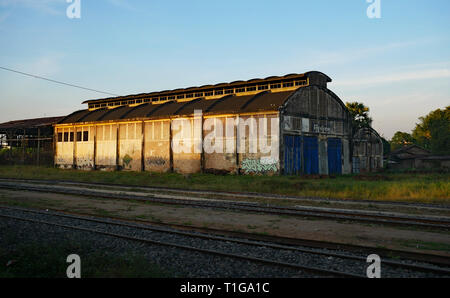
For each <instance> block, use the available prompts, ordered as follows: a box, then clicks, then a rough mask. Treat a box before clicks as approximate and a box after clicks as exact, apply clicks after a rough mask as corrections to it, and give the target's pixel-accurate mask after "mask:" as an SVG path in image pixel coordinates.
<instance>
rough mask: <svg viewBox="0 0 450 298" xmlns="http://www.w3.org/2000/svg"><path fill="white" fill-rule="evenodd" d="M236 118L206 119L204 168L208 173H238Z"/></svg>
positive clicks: (204, 129) (204, 128) (204, 124)
mask: <svg viewBox="0 0 450 298" xmlns="http://www.w3.org/2000/svg"><path fill="white" fill-rule="evenodd" d="M236 119H237V118H236V117H212V118H207V119H204V122H203V138H204V142H205V143H206V147H208V148H211V149H210V150H209V149H207V150H205V151H204V168H205V170H206V171H214V170H220V171H226V172H230V173H237V161H236V158H237V155H236Z"/></svg>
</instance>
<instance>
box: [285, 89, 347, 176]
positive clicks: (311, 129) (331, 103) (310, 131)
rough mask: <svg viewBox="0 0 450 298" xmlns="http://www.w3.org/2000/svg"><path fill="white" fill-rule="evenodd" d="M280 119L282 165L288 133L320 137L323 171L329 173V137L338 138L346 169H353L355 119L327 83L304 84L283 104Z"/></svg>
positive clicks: (319, 145)
mask: <svg viewBox="0 0 450 298" xmlns="http://www.w3.org/2000/svg"><path fill="white" fill-rule="evenodd" d="M322 85H323V84H322ZM280 119H281V120H280V122H281V124H280V128H281V138H280V142H281V144H280V161H281V167H282V168H284V136H286V135H291V136H302V137H315V138H317V141H318V154H319V174H325V175H326V174H328V172H329V171H328V169H329V165H328V143H327V140H328V139H331V138H337V139H340V140H341V154H342V158H341V159H342V160H341V163H342V173H343V174H348V173H351V158H350V148H349V144H350V143H349V142H350V140H351V129H350V125H351V122H350V118H349V115H348V111H347V109H346V108H345V106H344V104H343V102H342V101H341V100H340V99H339V98H338V97H337V96H336V95H335V94H334V93H332V92H331V91H329V90H327V89H326V88H324V87H323V86H314V85H313V86H308V87H305V88H301V89H299V90H298V91H297V92H296V93H295V94H293V95H292V96H291V97H290V98H289V99H288V101H287V102H286V103H285V105H284V106H283V107H282V108H281V117H280ZM302 146H303V145H302ZM302 148H303V147H302ZM304 159H305V157H304V156H303V152H302V164H303V163H304V162H305V160H304Z"/></svg>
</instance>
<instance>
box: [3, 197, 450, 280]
mask: <svg viewBox="0 0 450 298" xmlns="http://www.w3.org/2000/svg"><path fill="white" fill-rule="evenodd" d="M0 209H9V210H15V211H22V212H29V213H36V214H43V215H47V216H55V217H63V218H70V219H76V220H84V221H89V222H95V223H102V224H112V225H117V226H123V227H130V228H137V229H141V230H148V231H155V232H163V233H169V234H177V235H182V236H188V237H194V238H201V239H207V240H218V241H227V242H233V243H238V244H245V245H251V246H264V247H269V248H274V249H283V250H291V251H296V252H301V253H308V254H314V255H321V256H327V257H336V258H341V259H349V260H357V261H362V262H366V261H367V259H366V258H364V257H361V256H355V255H347V254H340V253H335V252H325V251H315V250H312V249H307V248H299V247H295V246H287V245H280V244H274V243H267V242H257V241H251V240H243V239H236V238H230V237H223V236H217V235H205V234H198V233H192V232H186V231H179V230H173V229H172V230H169V229H167V228H159V227H155V226H149V225H148V224H147V225H146V226H145V227H144V226H139V225H136V224H130V223H129V221H128V222H127V221H124V219H123V218H118V217H110V216H108V217H104V218H107V219H111V220H115V221H120V222H110V221H105V220H101V219H98V218H87V217H86V216H93V215H89V214H82V213H76V212H64V213H58V214H55V213H48V212H47V211H39V210H32V209H25V208H17V207H9V206H1V205H0ZM57 212H60V211H57ZM95 217H97V216H95ZM141 222H142V223H144V222H143V221H141ZM184 227H185V228H186V226H184ZM383 265H389V266H393V267H400V268H406V269H412V270H416V271H423V272H434V273H439V274H447V275H449V276H450V270H449V269H445V268H439V267H433V266H428V265H417V264H408V263H402V262H399V261H394V260H385V259H384V260H383Z"/></svg>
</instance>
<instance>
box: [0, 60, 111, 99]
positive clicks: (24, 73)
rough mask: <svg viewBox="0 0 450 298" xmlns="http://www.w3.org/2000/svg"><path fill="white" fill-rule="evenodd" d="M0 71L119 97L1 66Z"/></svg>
mask: <svg viewBox="0 0 450 298" xmlns="http://www.w3.org/2000/svg"><path fill="white" fill-rule="evenodd" d="M0 69H3V70H7V71H11V72H15V73H18V74H21V75H24V76H29V77H32V78H35V79H41V80H45V81H49V82H53V83H57V84H61V85H66V86H70V87H74V88H79V89H83V90H88V91H93V92H97V93H103V94H108V95H113V96H119V95H117V94H114V93H109V92H104V91H99V90H95V89H91V88H86V87H82V86H78V85H74V84H69V83H64V82H60V81H56V80H52V79H48V78H44V77H41V76H37V75H34V74H29V73H26V72H21V71H18V70H14V69H10V68H6V67H2V66H0Z"/></svg>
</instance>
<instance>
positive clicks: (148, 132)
mask: <svg viewBox="0 0 450 298" xmlns="http://www.w3.org/2000/svg"><path fill="white" fill-rule="evenodd" d="M144 148H145V149H144V150H145V153H144V159H145V170H146V171H151V172H161V173H164V172H168V171H170V121H169V120H163V121H151V122H146V123H145V145H144Z"/></svg>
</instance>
